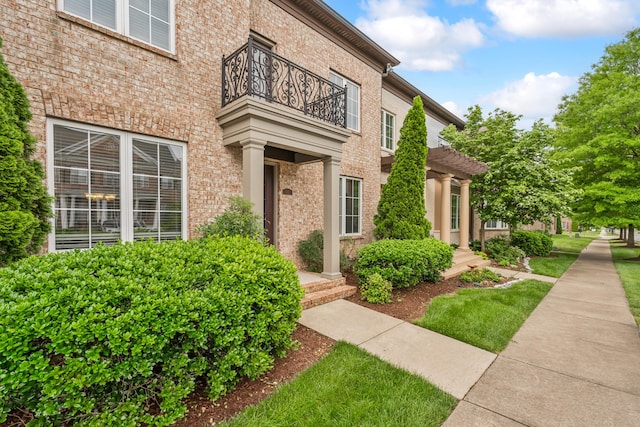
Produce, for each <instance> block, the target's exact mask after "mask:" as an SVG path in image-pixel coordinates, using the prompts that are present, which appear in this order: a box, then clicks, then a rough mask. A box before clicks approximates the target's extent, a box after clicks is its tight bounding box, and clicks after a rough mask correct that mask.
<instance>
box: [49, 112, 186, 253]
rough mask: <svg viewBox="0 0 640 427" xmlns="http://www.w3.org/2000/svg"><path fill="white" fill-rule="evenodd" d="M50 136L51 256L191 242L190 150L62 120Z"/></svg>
mask: <svg viewBox="0 0 640 427" xmlns="http://www.w3.org/2000/svg"><path fill="white" fill-rule="evenodd" d="M48 137H49V145H48V147H49V149H48V150H47V152H48V165H49V170H53V171H54V173H53V178H50V182H49V188H51V189H52V191H53V193H54V196H55V207H54V213H55V223H54V229H53V233H52V236H51V237H50V239H49V242H50V250H66V249H78V248H91V247H94V246H95V245H96V244H97V243H98V242H103V243H104V244H108V245H110V244H114V243H116V242H117V241H118V240H123V241H131V240H134V239H143V238H153V239H155V240H156V241H162V240H175V239H177V238H183V237H185V233H186V224H185V219H186V215H185V210H186V202H185V197H184V195H185V188H184V186H185V183H186V179H185V178H186V164H185V152H186V149H185V146H184V144H182V143H178V142H173V141H167V140H161V139H159V138H152V137H146V136H141V135H136V134H132V133H128V132H118V131H113V130H106V129H101V128H98V127H94V126H80V125H77V124H68V123H65V122H62V121H58V120H55V121H54V120H52V121H50V122H49V124H48Z"/></svg>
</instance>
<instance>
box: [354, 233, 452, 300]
mask: <svg viewBox="0 0 640 427" xmlns="http://www.w3.org/2000/svg"><path fill="white" fill-rule="evenodd" d="M452 261H453V248H452V247H451V246H449V245H448V244H446V243H444V242H442V241H440V240H436V239H433V238H428V239H420V240H379V241H377V242H374V243H371V244H368V245H366V246H364V247H363V248H362V249H360V251H359V252H358V259H357V260H356V263H355V265H354V266H353V272H354V273H355V274H356V275H357V276H358V280H359V282H360V283H364V282H365V281H366V280H367V278H368V277H369V276H372V275H374V274H376V273H378V274H380V275H381V276H382V277H383V278H384V279H386V280H388V281H390V282H391V283H392V284H393V287H394V288H406V287H409V286H414V285H416V284H418V283H420V282H437V281H438V280H440V273H441V272H443V271H445V270H446V269H447V268H449V267H451V263H452Z"/></svg>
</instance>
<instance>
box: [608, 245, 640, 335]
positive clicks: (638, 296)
mask: <svg viewBox="0 0 640 427" xmlns="http://www.w3.org/2000/svg"><path fill="white" fill-rule="evenodd" d="M611 254H612V255H613V261H614V264H615V266H616V269H617V270H618V275H619V276H620V280H622V286H623V287H624V291H625V293H626V294H627V300H628V301H629V308H630V309H631V314H633V317H635V319H636V323H637V324H639V325H640V262H639V261H626V260H627V259H629V258H636V257H638V256H640V249H629V248H625V247H624V243H612V244H611Z"/></svg>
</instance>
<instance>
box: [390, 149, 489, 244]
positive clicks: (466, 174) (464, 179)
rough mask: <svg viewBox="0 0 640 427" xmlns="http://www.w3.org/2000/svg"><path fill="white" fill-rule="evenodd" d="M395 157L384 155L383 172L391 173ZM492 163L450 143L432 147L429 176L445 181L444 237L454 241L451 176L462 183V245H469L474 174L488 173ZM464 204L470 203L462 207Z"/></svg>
mask: <svg viewBox="0 0 640 427" xmlns="http://www.w3.org/2000/svg"><path fill="white" fill-rule="evenodd" d="M394 160H395V157H394V156H393V155H391V156H383V157H382V158H381V162H380V164H381V169H382V172H386V173H389V172H390V171H391V165H392V164H393V162H394ZM488 170H489V167H488V166H487V165H486V164H484V163H482V162H479V161H478V160H476V159H474V158H472V157H469V156H466V155H464V154H462V153H460V152H458V151H456V150H454V149H453V148H451V147H449V146H440V147H435V148H429V151H428V154H427V167H426V178H427V179H436V180H438V181H440V183H441V185H442V191H441V192H440V240H442V241H444V242H446V243H451V180H452V179H456V180H457V181H458V182H459V183H460V206H461V209H460V245H459V248H460V249H462V250H468V249H469V225H470V215H471V214H470V209H469V184H471V182H472V181H471V178H472V177H473V176H474V175H478V174H482V173H485V172H487V171H488ZM462 207H466V209H465V208H462Z"/></svg>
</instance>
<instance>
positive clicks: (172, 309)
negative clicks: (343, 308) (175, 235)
mask: <svg viewBox="0 0 640 427" xmlns="http://www.w3.org/2000/svg"><path fill="white" fill-rule="evenodd" d="M302 296H303V291H302V288H301V287H300V284H299V281H298V277H297V274H296V269H295V266H294V265H293V264H292V263H291V262H290V261H287V260H285V259H284V258H283V257H282V256H281V255H279V254H278V253H277V252H276V250H275V248H273V247H267V246H263V245H261V244H260V243H258V242H256V241H255V240H251V239H248V238H241V237H231V238H221V239H211V238H208V239H200V240H195V241H190V242H185V241H175V242H164V243H153V242H151V241H145V242H136V243H126V244H121V245H115V246H111V247H107V246H103V245H98V246H97V247H96V248H94V249H92V250H88V251H71V252H63V253H54V254H48V255H45V256H42V257H32V258H28V259H26V260H23V261H21V262H19V263H16V264H15V265H14V266H13V267H9V268H5V269H1V270H0V325H2V327H0V354H2V357H1V358H0V423H1V422H3V421H4V420H5V419H6V416H7V413H8V412H10V411H11V410H14V409H15V410H18V411H20V412H21V413H27V414H30V416H32V417H33V419H34V425H60V424H68V425H71V424H74V425H95V426H106V425H118V426H134V425H141V424H143V425H154V426H165V425H169V424H171V423H172V422H173V421H174V420H176V419H177V418H180V417H181V416H182V415H183V414H184V413H185V405H184V404H183V403H182V400H183V399H184V398H185V397H186V396H187V395H188V394H189V393H190V392H191V391H192V390H193V389H194V384H195V381H196V378H198V377H202V378H203V379H206V381H207V387H208V392H209V395H210V397H211V398H212V399H214V398H217V397H218V396H220V395H222V394H224V393H225V392H226V391H228V390H229V389H230V388H231V387H232V386H233V385H234V384H235V383H236V382H237V381H238V380H239V379H240V378H241V377H244V376H247V377H250V378H256V377H257V376H258V375H260V374H261V373H263V372H265V371H266V370H268V369H270V367H271V366H272V364H273V362H274V358H275V357H279V356H283V355H284V353H285V352H286V350H287V349H289V348H291V346H292V344H293V343H292V340H291V334H292V333H293V330H294V329H295V325H296V323H295V322H296V320H297V319H298V318H299V316H300V313H301V307H300V300H301V298H302Z"/></svg>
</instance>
